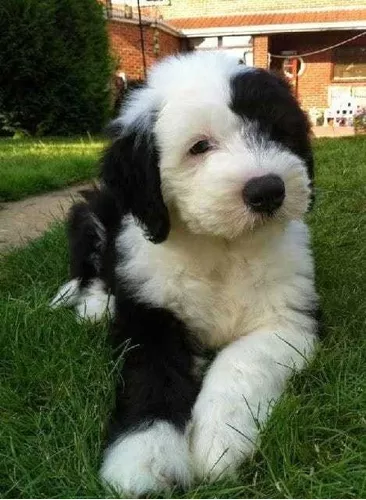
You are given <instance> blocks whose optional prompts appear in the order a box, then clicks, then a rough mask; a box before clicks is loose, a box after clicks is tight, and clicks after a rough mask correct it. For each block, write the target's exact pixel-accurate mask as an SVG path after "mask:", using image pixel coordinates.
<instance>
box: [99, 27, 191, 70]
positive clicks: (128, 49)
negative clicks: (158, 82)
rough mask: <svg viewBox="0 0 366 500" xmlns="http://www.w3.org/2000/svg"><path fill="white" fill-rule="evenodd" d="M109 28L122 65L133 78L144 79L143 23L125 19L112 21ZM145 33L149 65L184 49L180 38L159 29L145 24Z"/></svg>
mask: <svg viewBox="0 0 366 500" xmlns="http://www.w3.org/2000/svg"><path fill="white" fill-rule="evenodd" d="M108 31H109V36H110V43H111V49H112V53H113V55H114V56H115V57H116V58H117V63H118V68H119V69H120V70H121V71H124V72H125V73H126V76H127V77H128V78H130V79H140V78H143V76H144V72H143V62H142V55H141V41H140V40H141V37H140V29H139V26H138V25H137V24H132V23H129V22H124V21H108ZM143 34H144V42H145V56H146V65H147V67H149V66H151V64H153V63H154V62H155V61H156V60H158V59H160V58H162V57H164V56H166V55H169V54H174V53H176V52H178V51H179V50H180V49H181V46H182V42H181V40H180V39H179V38H178V37H176V36H174V35H172V34H170V33H166V32H165V31H163V30H161V29H159V28H153V27H151V26H144V28H143ZM157 45H159V47H157Z"/></svg>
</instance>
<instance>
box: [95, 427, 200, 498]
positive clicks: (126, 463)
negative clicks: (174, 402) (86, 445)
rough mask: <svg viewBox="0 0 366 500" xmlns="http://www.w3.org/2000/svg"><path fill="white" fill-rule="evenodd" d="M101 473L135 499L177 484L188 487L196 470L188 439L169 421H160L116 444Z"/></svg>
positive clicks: (109, 452)
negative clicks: (192, 469)
mask: <svg viewBox="0 0 366 500" xmlns="http://www.w3.org/2000/svg"><path fill="white" fill-rule="evenodd" d="M100 474H101V477H102V479H103V480H104V481H105V482H106V483H108V484H110V485H111V486H113V487H114V488H115V489H116V490H118V491H119V492H120V493H124V494H125V495H131V498H135V497H139V496H142V495H145V494H146V493H149V492H152V491H166V490H170V489H172V488H173V487H174V486H175V485H177V484H178V485H180V486H183V487H184V488H187V487H188V486H189V485H190V483H191V479H192V471H191V464H190V457H189V451H188V444H187V441H186V438H185V436H184V434H182V433H180V432H179V431H178V430H177V429H176V428H175V427H173V425H171V424H169V423H168V422H163V421H157V422H155V423H153V424H152V425H151V426H150V427H148V428H147V429H145V430H141V431H136V432H133V433H131V434H127V435H125V436H122V437H121V438H120V439H118V440H117V441H116V442H115V443H113V444H112V445H111V446H110V447H109V448H108V449H107V451H106V454H105V458H104V462H103V465H102V468H101V472H100Z"/></svg>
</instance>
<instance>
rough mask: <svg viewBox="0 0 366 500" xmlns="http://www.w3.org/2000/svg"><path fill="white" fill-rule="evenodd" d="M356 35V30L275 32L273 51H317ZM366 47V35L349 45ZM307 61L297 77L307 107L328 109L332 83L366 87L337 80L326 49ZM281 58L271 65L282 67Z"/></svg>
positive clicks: (271, 42)
mask: <svg viewBox="0 0 366 500" xmlns="http://www.w3.org/2000/svg"><path fill="white" fill-rule="evenodd" d="M354 35H355V32H349V31H348V32H347V31H341V32H327V33H296V34H295V33H294V34H286V35H285V34H283V35H272V36H271V40H270V52H271V53H273V54H279V53H280V52H281V51H282V50H296V51H297V52H298V53H299V54H301V53H305V52H310V51H315V50H317V49H319V48H322V47H327V46H330V45H333V44H335V43H338V42H340V41H342V40H345V39H347V38H350V37H352V36H354ZM350 45H363V46H366V36H363V37H360V38H358V39H357V40H355V41H353V42H351V44H349V45H347V46H350ZM304 62H305V64H306V67H305V71H304V73H303V74H302V75H301V76H299V77H298V79H297V85H296V87H297V96H298V98H299V99H300V102H301V104H302V106H303V108H304V109H306V110H308V109H309V108H311V107H319V108H326V107H327V106H328V87H329V85H332V84H333V85H335V86H345V87H350V86H352V87H354V86H358V85H362V86H365V82H364V83H357V82H354V81H348V82H338V81H337V82H334V81H333V63H332V51H331V50H330V51H327V52H323V53H320V54H316V55H313V56H308V57H304ZM279 66H280V62H279V60H277V61H273V63H272V64H271V68H273V69H276V68H279Z"/></svg>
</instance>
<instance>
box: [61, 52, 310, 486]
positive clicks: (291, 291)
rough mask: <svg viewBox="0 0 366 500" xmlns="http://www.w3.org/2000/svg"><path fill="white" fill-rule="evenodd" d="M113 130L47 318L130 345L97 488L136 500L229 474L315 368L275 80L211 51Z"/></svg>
mask: <svg viewBox="0 0 366 500" xmlns="http://www.w3.org/2000/svg"><path fill="white" fill-rule="evenodd" d="M114 127H115V130H117V137H116V138H115V139H114V141H113V142H112V144H111V146H110V147H109V148H108V149H107V151H106V153H105V155H104V159H103V167H102V187H101V190H100V192H96V193H95V194H94V195H91V197H90V200H89V203H84V204H79V205H77V206H75V207H74V208H73V210H72V212H71V215H70V221H69V236H70V248H71V278H72V280H71V281H70V282H69V283H68V284H67V285H65V286H64V287H62V288H61V289H60V291H59V293H58V295H57V297H56V298H55V299H54V302H53V304H54V305H55V304H62V303H64V304H69V305H72V304H74V305H75V306H76V308H77V311H78V314H79V316H81V317H85V318H92V317H96V319H98V318H99V317H100V316H101V315H102V314H103V313H104V312H105V311H106V310H107V309H108V308H109V310H110V312H111V313H112V315H113V317H114V319H113V323H112V337H113V339H114V341H115V342H116V345H122V344H123V343H124V342H125V341H126V340H128V339H130V349H129V350H128V352H127V354H126V358H125V363H124V366H123V370H122V377H123V382H122V381H121V382H120V383H119V385H118V386H117V393H116V403H115V409H114V413H113V415H112V420H111V425H110V435H109V436H110V440H109V446H108V448H107V450H106V452H105V456H104V461H103V465H102V468H101V475H102V477H103V479H104V480H105V481H106V482H108V483H110V484H111V485H113V486H115V487H116V488H117V489H119V490H120V491H123V492H125V493H127V494H130V495H143V494H145V493H147V492H149V491H156V490H164V489H167V488H170V487H172V486H173V485H175V484H178V485H180V486H183V487H188V486H189V485H190V484H191V483H192V481H193V479H194V478H196V479H198V480H201V479H204V478H205V479H206V478H207V479H210V480H215V479H216V478H219V477H220V478H221V477H225V476H226V475H231V474H235V472H236V471H237V470H238V467H239V466H240V464H241V463H242V461H243V459H244V458H245V457H247V456H249V455H250V454H251V453H252V451H253V449H254V447H255V442H256V439H257V435H258V423H259V424H262V423H263V422H265V420H266V418H267V416H268V413H269V411H270V409H271V407H272V405H273V403H274V402H275V401H276V400H277V399H278V398H279V397H280V396H281V393H282V392H283V390H284V388H285V384H286V381H287V380H288V378H289V377H290V376H291V374H292V373H293V370H299V369H301V368H302V367H303V366H304V365H305V363H306V359H307V358H308V357H309V356H310V355H311V354H312V352H313V350H314V345H315V342H316V330H317V324H316V320H315V319H314V314H313V312H314V310H315V309H316V308H317V295H316V292H315V288H314V269H313V260H312V256H311V251H310V249H309V236H308V231H307V228H306V225H305V224H304V222H303V221H302V218H303V216H304V214H305V212H306V211H307V209H308V206H309V202H310V198H311V181H312V177H313V158H312V152H311V145H310V140H309V125H308V122H307V119H306V117H305V115H304V113H303V112H302V111H301V109H300V107H299V105H298V103H297V102H296V99H295V98H294V97H293V95H292V93H291V91H290V88H289V86H288V85H287V83H286V82H284V81H283V80H281V79H280V78H279V77H277V76H275V75H273V74H271V73H269V72H267V71H265V70H262V69H255V68H247V67H244V66H242V65H237V62H236V60H235V59H232V58H231V57H229V56H226V55H225V54H223V53H194V54H187V55H181V56H178V57H171V58H168V59H166V60H164V61H163V62H161V63H159V64H157V65H156V66H155V67H154V68H153V69H152V71H151V72H150V74H149V77H148V80H147V83H146V85H145V86H143V87H141V88H140V89H136V90H134V91H133V93H132V95H131V96H130V99H129V100H128V102H127V104H126V105H125V106H124V108H123V109H122V111H121V114H120V117H119V118H118V119H117V121H116V122H115V123H114ZM207 350H209V351H211V352H214V353H215V357H214V358H213V360H212V361H211V363H210V365H209V366H208V367H207V368H206V370H205V373H204V374H203V373H202V372H203V371H202V370H201V371H200V370H199V363H200V360H201V357H202V356H201V355H202V354H203V353H204V352H205V351H207ZM200 373H201V375H200Z"/></svg>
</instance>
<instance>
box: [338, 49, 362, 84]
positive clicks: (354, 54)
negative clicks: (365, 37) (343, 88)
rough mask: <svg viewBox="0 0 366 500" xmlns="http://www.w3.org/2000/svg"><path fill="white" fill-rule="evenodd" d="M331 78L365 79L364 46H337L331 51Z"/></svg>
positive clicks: (340, 79) (339, 79)
mask: <svg viewBox="0 0 366 500" xmlns="http://www.w3.org/2000/svg"><path fill="white" fill-rule="evenodd" d="M333 80H334V81H337V82H340V81H342V80H354V81H363V80H365V81H366V47H339V48H337V49H335V50H334V52H333Z"/></svg>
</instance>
